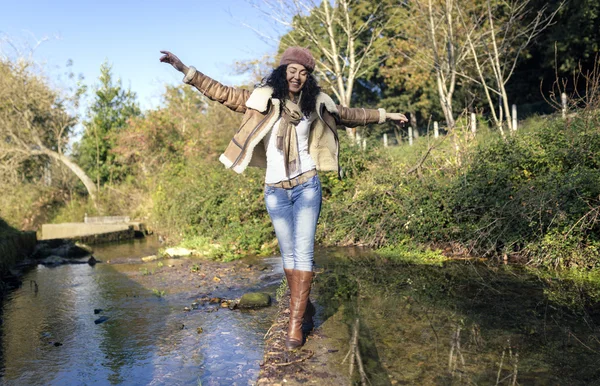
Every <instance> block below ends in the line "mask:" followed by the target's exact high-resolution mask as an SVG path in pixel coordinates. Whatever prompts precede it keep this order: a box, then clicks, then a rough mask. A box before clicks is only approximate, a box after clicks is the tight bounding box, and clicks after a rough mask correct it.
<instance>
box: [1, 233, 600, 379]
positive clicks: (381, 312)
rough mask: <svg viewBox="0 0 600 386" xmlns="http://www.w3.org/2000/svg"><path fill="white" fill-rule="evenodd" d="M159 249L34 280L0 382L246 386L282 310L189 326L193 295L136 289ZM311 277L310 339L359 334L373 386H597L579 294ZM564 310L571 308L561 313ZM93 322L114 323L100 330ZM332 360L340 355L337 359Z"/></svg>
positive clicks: (382, 277)
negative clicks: (317, 332)
mask: <svg viewBox="0 0 600 386" xmlns="http://www.w3.org/2000/svg"><path fill="white" fill-rule="evenodd" d="M156 249H157V245H156V244H155V243H154V242H153V241H152V240H151V239H150V240H146V241H141V242H140V241H136V242H130V243H123V244H116V245H108V246H103V247H97V248H96V251H95V253H94V255H95V256H96V258H98V259H100V260H103V261H105V262H106V261H108V260H110V264H98V265H96V266H95V267H90V266H88V265H87V264H82V265H63V266H58V267H53V268H49V267H44V266H38V267H36V268H35V269H32V270H31V271H29V272H28V273H27V274H26V275H25V276H24V278H23V286H22V287H21V288H19V289H17V290H15V291H13V292H12V293H10V294H9V296H8V297H7V298H6V299H5V300H4V303H3V306H2V314H1V315H0V316H1V318H2V324H1V326H0V330H1V331H0V332H1V335H0V336H1V338H0V339H1V341H0V343H1V348H2V350H1V354H0V355H1V357H0V363H1V367H0V371H1V372H0V376H1V378H0V382H3V383H4V384H15V385H24V384H27V385H72V384H86V385H87V384H127V385H136V384H139V385H152V384H169V385H199V384H202V385H248V384H253V383H254V382H255V380H256V376H257V374H258V370H259V363H260V361H261V359H262V356H263V336H264V335H265V332H266V331H267V330H268V328H269V327H270V325H271V322H272V320H273V318H274V312H275V311H276V307H270V308H267V309H261V310H255V311H246V312H242V311H230V310H228V309H219V310H218V311H217V310H216V308H215V309H205V310H202V309H199V310H192V311H191V312H183V311H182V306H183V305H185V304H190V302H191V301H193V299H195V298H196V297H198V296H199V295H198V289H197V288H196V289H194V288H190V285H189V283H188V282H187V281H185V280H182V281H181V282H177V281H175V282H169V283H165V287H164V288H173V287H177V288H178V289H177V290H175V289H173V290H170V291H169V292H168V294H166V295H164V296H163V295H162V294H160V291H156V290H153V289H152V288H149V287H148V286H147V285H143V281H141V280H137V279H135V278H138V279H139V278H140V277H141V276H140V271H141V270H142V271H143V270H145V271H148V272H150V271H151V270H153V269H156V267H157V263H156V262H155V263H145V264H142V263H140V259H139V258H140V257H141V256H144V255H149V254H153V253H155V251H156ZM265 261H266V263H267V264H268V265H269V266H271V267H275V268H274V270H275V271H277V272H275V273H276V274H277V273H279V272H278V271H280V270H281V267H280V266H278V265H277V264H278V263H279V262H278V259H271V260H268V259H267V260H261V261H260V262H259V263H258V264H264V262H265ZM169 263H170V262H169V261H165V262H164V264H169ZM317 263H318V266H319V272H321V273H320V274H319V275H317V278H316V280H315V286H314V291H313V295H312V298H313V300H315V303H316V304H317V308H318V314H317V320H316V327H317V328H319V326H321V325H323V324H324V323H329V322H335V323H338V324H339V326H338V325H336V326H337V327H336V328H337V329H338V330H340V331H341V330H342V329H345V330H346V331H347V332H348V334H346V335H347V336H351V335H352V334H353V332H354V331H358V337H359V338H358V346H359V348H360V353H361V357H362V361H363V364H364V369H365V374H366V376H367V378H368V382H369V383H370V384H372V385H395V384H407V385H594V384H596V385H600V340H599V338H600V329H599V328H598V325H599V324H600V310H599V309H598V307H594V304H593V302H592V303H590V301H589V298H588V297H587V294H586V293H585V292H582V291H580V290H579V289H578V287H577V285H576V284H575V283H571V282H567V281H561V280H557V279H541V278H540V277H538V276H535V275H532V274H530V273H527V272H525V271H524V270H523V269H520V268H518V267H510V266H501V267H498V266H491V265H490V266H488V265H485V264H480V263H474V262H469V261H453V262H447V263H444V264H441V265H423V264H414V263H407V262H393V261H390V260H386V259H382V258H377V257H375V256H374V255H373V254H372V252H369V251H361V250H357V249H340V250H333V249H329V250H321V251H319V253H318V260H317ZM249 264H257V262H256V260H254V261H252V262H250V263H249ZM275 276H276V275H275ZM134 279H135V280H134ZM153 280H155V281H156V280H158V281H159V284H160V280H163V279H162V278H160V279H159V277H158V276H156V277H153ZM34 283H35V284H37V286H38V288H39V290H38V291H37V292H36V291H35V284H34ZM154 285H158V284H156V283H155V284H154ZM251 287H252V288H250V287H249V288H247V290H256V289H257V288H256V284H253V285H252V286H251ZM275 287H276V284H274V283H273V282H265V283H264V284H263V285H262V287H260V288H259V289H261V290H264V291H267V292H270V293H271V294H274V293H275ZM228 291H229V292H228ZM157 292H158V293H157ZM239 295H240V288H237V289H235V290H230V289H228V288H222V289H221V292H220V293H219V296H222V297H228V296H229V297H230V298H233V297H236V296H239ZM569 299H570V300H573V299H576V300H577V301H576V302H574V303H573V302H572V301H571V303H572V304H571V305H570V307H567V306H566V305H565V304H566V303H568V302H569ZM98 309H101V311H98V313H97V314H95V310H98ZM207 311H215V312H207ZM334 316H335V317H334ZM101 317H106V318H108V319H107V320H106V321H104V322H102V323H98V324H96V323H95V321H98V319H99V318H101ZM199 327H200V328H202V332H201V333H199V330H198V328H199ZM340 350H347V347H331V352H334V351H340ZM337 365H339V363H337ZM344 366H346V365H344ZM356 382H357V384H359V378H356Z"/></svg>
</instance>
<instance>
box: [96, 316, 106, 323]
mask: <svg viewBox="0 0 600 386" xmlns="http://www.w3.org/2000/svg"><path fill="white" fill-rule="evenodd" d="M107 320H108V316H101V317H99V318H98V319H96V320H94V323H95V324H100V323H104V322H106V321H107Z"/></svg>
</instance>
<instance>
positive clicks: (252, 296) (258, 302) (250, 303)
mask: <svg viewBox="0 0 600 386" xmlns="http://www.w3.org/2000/svg"><path fill="white" fill-rule="evenodd" d="M270 305H271V296H270V295H269V294H266V293H263V292H249V293H247V294H244V295H243V296H242V298H241V299H240V302H239V303H238V307H239V308H258V307H268V306H270Z"/></svg>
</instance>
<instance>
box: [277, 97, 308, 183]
mask: <svg viewBox="0 0 600 386" xmlns="http://www.w3.org/2000/svg"><path fill="white" fill-rule="evenodd" d="M299 103H300V101H298V104H296V103H294V102H292V101H290V100H289V99H286V100H285V103H284V104H283V107H282V109H281V123H279V129H278V131H277V149H278V150H281V151H282V152H283V161H284V163H285V175H286V176H287V177H288V178H289V177H290V175H291V174H292V173H295V172H296V171H298V167H299V165H300V156H299V154H298V137H297V135H296V125H298V123H299V122H300V120H302V110H300V105H299Z"/></svg>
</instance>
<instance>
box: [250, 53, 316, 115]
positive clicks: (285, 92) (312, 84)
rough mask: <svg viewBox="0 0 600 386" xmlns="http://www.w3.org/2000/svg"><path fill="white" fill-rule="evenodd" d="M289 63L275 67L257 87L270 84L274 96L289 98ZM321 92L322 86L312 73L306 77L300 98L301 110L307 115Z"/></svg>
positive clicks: (314, 105)
mask: <svg viewBox="0 0 600 386" xmlns="http://www.w3.org/2000/svg"><path fill="white" fill-rule="evenodd" d="M286 71H287V64H283V65H281V66H279V67H277V68H276V69H274V70H273V71H272V72H271V73H270V74H269V75H268V76H266V77H265V78H263V80H262V81H261V82H260V83H259V84H258V86H257V87H264V86H269V87H271V88H273V90H274V91H273V98H277V99H280V100H284V99H286V98H289V88H288V82H287V77H286V75H287V74H286ZM320 92H321V87H319V84H318V83H317V79H316V78H315V76H314V75H313V74H312V73H309V74H308V76H307V77H306V82H305V83H304V86H303V87H302V98H301V99H300V110H302V113H303V114H304V115H305V116H307V117H308V116H309V115H310V114H311V113H312V112H313V111H315V107H316V105H317V96H318V95H319V93H320Z"/></svg>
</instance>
